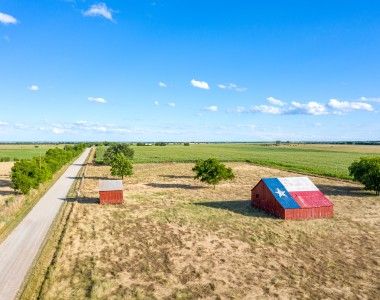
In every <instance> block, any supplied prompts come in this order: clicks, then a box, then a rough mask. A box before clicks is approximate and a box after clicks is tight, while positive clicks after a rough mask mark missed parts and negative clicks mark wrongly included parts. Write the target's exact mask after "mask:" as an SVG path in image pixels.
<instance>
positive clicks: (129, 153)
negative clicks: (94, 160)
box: [103, 144, 135, 166]
mask: <svg viewBox="0 0 380 300" xmlns="http://www.w3.org/2000/svg"><path fill="white" fill-rule="evenodd" d="M116 154H123V155H124V156H125V157H126V158H128V159H133V156H134V154H135V151H134V150H133V149H132V148H131V147H129V145H128V144H113V145H111V146H109V147H108V148H107V150H106V152H105V153H104V156H103V163H104V164H106V165H108V166H110V165H111V162H112V158H113V157H114V156H115V155H116Z"/></svg>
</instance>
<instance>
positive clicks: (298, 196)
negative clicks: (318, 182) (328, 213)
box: [290, 191, 333, 208]
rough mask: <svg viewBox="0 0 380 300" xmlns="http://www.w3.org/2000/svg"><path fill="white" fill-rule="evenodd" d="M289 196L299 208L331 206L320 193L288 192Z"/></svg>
mask: <svg viewBox="0 0 380 300" xmlns="http://www.w3.org/2000/svg"><path fill="white" fill-rule="evenodd" d="M290 195H292V197H293V198H294V200H296V202H297V203H298V205H299V206H301V207H302V208H304V207H321V206H331V205H333V204H332V203H331V202H330V200H329V199H327V197H326V196H325V195H324V194H323V193H322V192H321V191H306V192H298V191H297V192H290Z"/></svg>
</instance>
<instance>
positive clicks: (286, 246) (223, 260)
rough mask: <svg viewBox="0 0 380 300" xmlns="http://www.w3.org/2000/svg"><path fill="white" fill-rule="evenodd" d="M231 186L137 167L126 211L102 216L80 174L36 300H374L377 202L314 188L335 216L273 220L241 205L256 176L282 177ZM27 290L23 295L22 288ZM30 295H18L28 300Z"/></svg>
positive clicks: (128, 184) (90, 172)
mask: <svg viewBox="0 0 380 300" xmlns="http://www.w3.org/2000/svg"><path fill="white" fill-rule="evenodd" d="M228 166H230V167H232V168H233V170H234V172H235V174H236V178H235V179H234V180H233V181H231V182H226V183H223V184H221V185H219V186H217V187H216V189H215V190H214V189H212V188H209V187H206V186H205V185H203V184H201V183H199V182H197V181H194V180H193V179H192V176H193V174H192V172H191V168H192V164H188V163H177V164H173V163H162V164H136V165H135V174H134V175H133V176H132V177H130V178H127V179H125V180H124V186H125V192H124V193H125V194H124V198H125V203H124V204H123V205H121V206H100V205H97V204H96V201H97V197H98V195H97V192H96V190H97V186H98V179H99V178H107V177H109V176H110V173H109V167H106V166H99V165H90V166H89V168H88V169H87V172H86V179H85V181H84V184H83V187H82V190H81V195H82V197H81V198H77V199H76V202H74V203H70V204H72V207H71V210H70V212H68V213H67V216H68V217H67V218H63V222H64V224H63V225H62V224H61V225H62V228H64V231H62V235H61V237H60V238H59V241H58V244H59V245H58V246H57V250H56V253H55V254H54V256H53V257H54V258H53V259H52V261H51V264H50V266H49V268H48V272H47V273H45V275H43V276H44V278H43V280H41V282H43V284H42V286H41V287H38V288H35V291H34V292H35V295H38V296H39V297H38V298H39V299H73V298H75V299H126V298H127V299H196V298H207V299H230V298H235V299H252V298H260V299H262V298H265V299H267V298H283V299H285V298H287V299H289V298H292V299H305V298H307V299H349V298H361V299H376V298H377V297H378V295H379V289H380V284H379V281H378V278H380V268H379V258H380V248H379V247H378V246H379V244H380V229H379V228H380V202H379V201H378V200H379V199H378V197H376V196H375V195H374V194H373V193H369V192H365V191H363V190H362V189H361V187H360V186H359V185H356V184H354V183H348V182H341V181H335V180H332V179H326V178H321V177H316V178H312V179H313V181H314V182H315V183H316V184H317V185H318V187H320V188H321V190H322V191H323V192H325V193H326V194H327V195H328V196H329V197H330V199H331V200H332V202H333V203H334V210H335V217H334V218H333V219H325V220H311V221H310V220H309V221H283V220H279V219H274V218H272V217H270V216H268V215H266V214H264V213H262V212H260V211H258V210H256V209H252V208H251V207H250V205H249V198H250V189H251V187H252V186H253V185H254V184H255V183H256V182H258V180H259V179H260V178H261V177H268V176H289V175H293V174H292V173H289V172H286V171H281V170H276V169H271V168H267V167H262V166H255V165H252V164H248V163H228ZM29 292H30V290H29ZM31 295H32V294H28V295H24V297H23V299H30V298H31Z"/></svg>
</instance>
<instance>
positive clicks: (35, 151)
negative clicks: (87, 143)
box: [0, 144, 63, 160]
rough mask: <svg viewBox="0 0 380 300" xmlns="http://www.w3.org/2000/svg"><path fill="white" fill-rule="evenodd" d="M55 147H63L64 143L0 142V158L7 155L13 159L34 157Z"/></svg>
mask: <svg viewBox="0 0 380 300" xmlns="http://www.w3.org/2000/svg"><path fill="white" fill-rule="evenodd" d="M53 147H63V145H53V144H49V145H19V144H0V159H1V158H5V157H9V158H10V159H11V160H14V159H24V158H32V157H36V156H39V155H44V154H45V152H46V151H47V150H48V149H50V148H53Z"/></svg>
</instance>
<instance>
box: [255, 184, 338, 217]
mask: <svg viewBox="0 0 380 300" xmlns="http://www.w3.org/2000/svg"><path fill="white" fill-rule="evenodd" d="M251 201H252V206H253V207H256V208H260V209H262V210H264V211H266V212H268V213H270V214H273V215H275V216H277V217H279V218H282V219H316V218H330V217H333V215H334V211H333V209H334V208H333V204H332V203H331V201H330V200H329V199H328V198H327V197H326V196H325V195H324V194H323V193H322V192H321V191H320V190H319V189H318V188H317V187H316V186H315V185H314V183H313V182H312V181H311V180H310V179H309V178H308V177H283V178H263V179H261V180H260V181H259V183H258V184H257V185H256V186H255V187H254V188H253V189H252V190H251Z"/></svg>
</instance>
